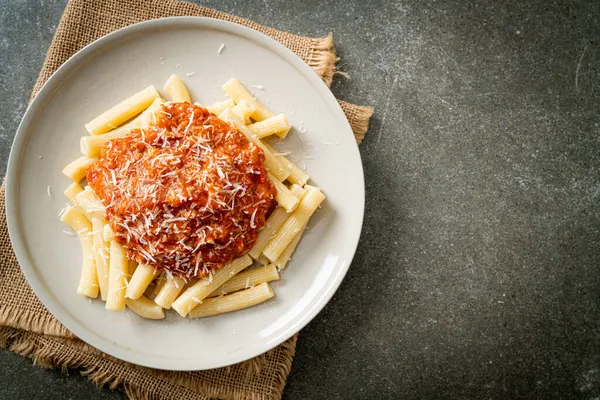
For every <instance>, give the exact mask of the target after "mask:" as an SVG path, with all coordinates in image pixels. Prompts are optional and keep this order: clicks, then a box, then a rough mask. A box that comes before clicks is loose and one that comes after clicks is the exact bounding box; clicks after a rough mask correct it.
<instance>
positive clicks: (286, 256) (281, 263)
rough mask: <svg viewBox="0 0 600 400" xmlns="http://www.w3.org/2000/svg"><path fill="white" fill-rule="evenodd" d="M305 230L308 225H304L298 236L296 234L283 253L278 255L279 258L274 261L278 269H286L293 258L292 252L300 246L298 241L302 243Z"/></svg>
mask: <svg viewBox="0 0 600 400" xmlns="http://www.w3.org/2000/svg"><path fill="white" fill-rule="evenodd" d="M305 230H306V225H304V226H303V227H302V229H301V230H300V232H298V233H296V236H294V238H293V239H292V241H291V242H290V244H288V245H287V247H286V248H285V250H283V252H282V253H281V255H280V256H279V257H277V260H275V262H274V263H273V264H275V266H276V267H277V269H279V270H280V271H281V270H282V269H285V267H286V265H287V263H288V262H289V261H290V259H291V258H292V254H293V253H294V251H295V250H296V247H298V243H300V239H302V235H303V234H304V231H305Z"/></svg>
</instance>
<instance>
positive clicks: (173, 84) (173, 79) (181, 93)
mask: <svg viewBox="0 0 600 400" xmlns="http://www.w3.org/2000/svg"><path fill="white" fill-rule="evenodd" d="M163 90H164V91H165V92H167V94H168V95H169V96H170V97H171V101H176V102H180V101H187V102H188V103H191V102H192V98H191V97H190V92H189V91H188V89H187V87H186V86H185V83H183V81H182V80H181V78H179V77H178V76H177V75H175V74H173V75H171V76H170V77H169V79H167V82H166V83H165V86H164V87H163Z"/></svg>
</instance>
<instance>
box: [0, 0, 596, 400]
mask: <svg viewBox="0 0 600 400" xmlns="http://www.w3.org/2000/svg"><path fill="white" fill-rule="evenodd" d="M470 3H472V2H470V1H438V2H432V3H430V4H424V3H422V2H416V1H415V2H410V1H404V2H398V3H387V2H376V3H375V2H370V3H369V4H363V2H362V1H360V0H346V1H339V2H332V1H316V0H314V1H308V2H304V4H303V5H299V4H292V2H284V1H271V0H265V1H263V2H259V3H258V4H251V3H245V2H221V1H216V0H215V1H208V2H205V3H204V4H206V5H208V6H212V7H214V8H217V9H220V10H223V11H227V12H231V13H234V14H237V15H240V16H243V17H247V18H251V19H254V20H256V21H257V22H260V23H264V24H268V25H271V26H274V27H277V28H280V29H283V30H288V31H291V32H295V33H300V34H303V35H323V34H325V33H326V32H328V31H333V32H334V34H335V42H336V45H337V47H338V50H339V55H340V56H341V57H342V62H341V69H342V70H344V71H346V72H348V73H349V74H350V76H351V79H350V80H345V79H343V78H341V79H339V78H338V80H337V81H336V83H335V85H334V92H335V93H336V95H338V96H339V97H341V98H343V99H345V100H348V101H352V102H356V103H361V104H371V105H373V106H375V107H376V109H377V114H376V115H375V117H374V119H373V123H372V128H371V130H370V132H369V134H368V136H367V138H366V140H365V142H364V143H363V145H362V146H361V154H362V157H363V162H364V167H365V175H366V187H367V212H366V216H365V223H364V230H363V235H362V239H361V243H360V245H359V249H358V252H357V255H356V258H355V260H354V262H353V264H352V267H351V269H350V272H349V274H348V276H347V278H346V280H345V281H344V283H343V284H342V286H341V288H340V290H339V291H338V293H337V294H336V295H335V297H334V298H333V300H332V301H331V303H330V304H329V305H328V306H327V307H326V308H325V310H324V311H323V312H322V313H321V314H320V315H319V316H318V317H317V318H316V319H315V320H314V321H313V322H312V323H311V324H310V325H309V326H308V327H307V328H306V329H304V330H303V331H302V334H301V336H300V341H299V344H298V350H297V356H296V359H295V361H294V367H293V370H292V374H291V375H290V379H289V383H288V387H287V389H286V396H285V397H286V398H287V399H306V398H308V399H320V398H323V399H325V398H327V399H329V398H361V399H362V398H364V399H367V398H469V397H476V398H534V397H535V398H557V397H563V398H582V399H593V398H598V396H600V341H599V336H598V335H599V333H598V329H599V326H598V325H599V321H600V308H599V305H600V301H599V293H600V275H599V274H598V270H599V268H600V261H599V260H600V257H599V256H598V254H600V239H599V237H598V230H599V228H600V204H599V198H600V178H599V176H598V169H599V161H600V158H599V150H600V111H599V109H600V85H599V83H598V82H599V78H600V48H599V40H600V35H599V34H600V28H599V27H600V3H598V2H594V1H589V2H555V3H552V4H550V3H549V2H534V1H526V2H523V1H512V2H507V1H489V2H487V4H486V5H484V4H479V5H478V6H475V5H470ZM63 6H64V2H63V1H55V0H47V1H44V2H42V1H41V0H38V1H30V2H27V3H25V2H24V1H19V0H9V1H3V2H1V3H0V93H2V96H1V97H0V105H1V106H0V162H1V169H2V171H4V168H5V164H6V160H7V155H8V151H9V146H10V143H11V140H12V136H13V133H14V131H15V129H16V127H17V124H18V121H19V119H20V117H21V116H22V114H23V112H24V110H25V105H26V102H27V100H28V97H29V93H30V90H31V88H32V86H33V83H34V79H35V77H36V74H37V72H38V70H39V68H40V66H41V63H42V61H43V58H44V54H45V51H46V49H47V46H48V44H49V42H50V40H51V37H52V33H53V31H54V29H55V27H56V24H57V23H58V20H59V17H60V14H61V11H62V8H63ZM73 375H75V376H77V374H76V373H73V374H72V376H71V377H68V378H66V377H64V376H62V375H60V374H59V373H57V372H53V371H47V370H43V369H39V368H36V367H31V366H30V362H29V361H28V360H25V359H21V358H20V357H18V356H15V355H12V354H10V353H8V352H5V351H4V352H0V398H11V399H25V398H44V399H46V398H47V399H54V398H89V399H108V398H117V397H119V395H118V394H117V393H116V392H110V391H108V390H96V389H95V388H94V387H93V385H91V384H90V383H88V382H86V381H85V379H84V378H75V377H74V376H73Z"/></svg>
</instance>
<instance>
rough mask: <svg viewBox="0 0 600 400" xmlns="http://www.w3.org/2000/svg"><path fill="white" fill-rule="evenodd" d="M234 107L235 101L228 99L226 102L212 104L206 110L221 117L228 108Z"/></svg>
mask: <svg viewBox="0 0 600 400" xmlns="http://www.w3.org/2000/svg"><path fill="white" fill-rule="evenodd" d="M233 107H235V103H234V102H233V100H231V99H227V100H224V101H219V102H217V103H215V104H211V105H210V106H208V107H206V109H207V110H208V112H211V113H213V114H215V115H219V114H221V113H222V112H223V111H225V110H227V109H228V108H233Z"/></svg>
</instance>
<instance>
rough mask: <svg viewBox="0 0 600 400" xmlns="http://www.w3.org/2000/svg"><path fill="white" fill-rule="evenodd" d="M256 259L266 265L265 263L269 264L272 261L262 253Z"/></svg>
mask: <svg viewBox="0 0 600 400" xmlns="http://www.w3.org/2000/svg"><path fill="white" fill-rule="evenodd" d="M256 261H258V262H259V263H260V265H262V266H265V265H269V264H270V261H269V259H268V258H267V257H265V255H264V254H261V255H260V256H259V257H258V258H257V259H256Z"/></svg>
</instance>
